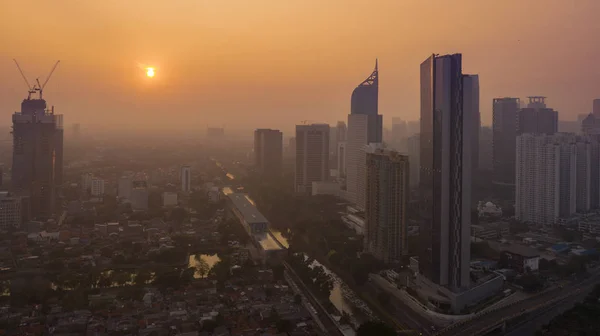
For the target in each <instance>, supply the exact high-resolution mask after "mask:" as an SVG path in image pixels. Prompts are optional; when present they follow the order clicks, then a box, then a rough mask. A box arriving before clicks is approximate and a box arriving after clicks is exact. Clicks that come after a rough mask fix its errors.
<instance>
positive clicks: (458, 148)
mask: <svg viewBox="0 0 600 336" xmlns="http://www.w3.org/2000/svg"><path fill="white" fill-rule="evenodd" d="M472 120H473V118H472V116H470V115H465V109H464V108H463V75H462V56H461V55H460V54H453V55H444V56H437V55H432V56H430V57H428V58H427V59H426V60H425V61H424V62H423V63H421V146H420V150H421V155H420V160H421V162H420V174H421V178H420V188H419V189H420V191H421V192H422V197H421V201H422V204H423V207H422V215H423V216H424V220H423V223H422V225H421V228H420V231H419V235H420V244H419V248H420V251H419V272H420V274H422V275H423V276H425V277H426V278H427V279H429V280H430V281H431V282H433V283H435V284H437V285H440V286H444V287H446V288H448V289H450V290H452V291H460V290H461V289H465V288H469V285H470V261H471V258H470V248H471V239H470V238H471V168H472V163H471V148H472V146H471V143H470V139H471V138H472V135H471V133H472V130H473V126H472V125H471V123H470V121H472Z"/></svg>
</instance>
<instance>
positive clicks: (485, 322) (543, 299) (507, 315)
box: [436, 273, 600, 336]
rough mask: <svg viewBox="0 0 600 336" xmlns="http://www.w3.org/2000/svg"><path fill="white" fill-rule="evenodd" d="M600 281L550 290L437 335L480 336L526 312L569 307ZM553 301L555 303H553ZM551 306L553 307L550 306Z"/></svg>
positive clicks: (597, 277)
mask: <svg viewBox="0 0 600 336" xmlns="http://www.w3.org/2000/svg"><path fill="white" fill-rule="evenodd" d="M599 280H600V274H598V273H595V274H594V275H592V276H591V277H590V278H588V279H585V280H583V281H580V282H577V283H574V284H572V285H571V286H568V287H565V288H563V289H559V288H557V289H554V290H550V291H548V292H544V293H542V294H540V295H538V296H535V297H533V298H530V299H528V300H524V301H521V302H517V303H515V304H513V305H510V306H506V307H502V308H498V310H495V311H493V312H489V313H487V314H484V315H482V316H480V317H477V318H475V319H472V320H469V321H465V322H463V323H457V324H454V325H451V326H450V327H448V328H446V329H444V330H443V331H442V332H440V333H438V334H436V335H439V336H442V335H443V336H451V335H480V334H482V333H483V332H485V331H487V330H488V329H489V328H490V327H491V326H494V325H497V324H498V323H499V322H500V321H502V320H503V319H511V318H514V317H516V316H519V315H522V314H523V313H524V312H526V311H528V312H532V313H535V312H538V311H545V310H548V308H550V307H557V306H568V304H569V302H570V301H572V300H576V299H577V298H583V297H585V295H586V293H587V292H589V291H590V290H591V289H592V288H593V287H594V286H595V285H596V283H597V282H598V281H599ZM552 301H555V302H554V303H551V302H552ZM549 304H551V306H548V305H549ZM536 316H537V314H536ZM523 327H525V325H523Z"/></svg>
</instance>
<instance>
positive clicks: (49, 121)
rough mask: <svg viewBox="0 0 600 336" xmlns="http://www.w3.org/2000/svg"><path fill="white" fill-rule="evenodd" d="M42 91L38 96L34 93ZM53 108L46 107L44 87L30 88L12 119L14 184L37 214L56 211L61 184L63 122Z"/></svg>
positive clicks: (32, 211) (39, 215)
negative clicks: (42, 89)
mask: <svg viewBox="0 0 600 336" xmlns="http://www.w3.org/2000/svg"><path fill="white" fill-rule="evenodd" d="M35 92H39V99H36V98H34V99H32V98H31V94H32V93H35ZM62 120H63V119H62V115H59V114H55V113H54V107H52V108H51V109H47V108H46V101H45V100H44V99H42V93H41V90H37V91H35V90H32V91H30V94H29V96H28V97H27V99H25V100H23V102H22V103H21V112H15V113H14V114H13V116H12V121H13V130H12V134H13V163H12V186H13V189H14V190H15V191H16V192H19V193H25V194H28V195H29V201H30V204H31V213H32V215H33V216H34V217H49V216H50V215H52V213H53V212H54V210H55V199H56V193H57V186H59V185H60V184H62V169H63V167H62V164H63V148H62V146H63V130H62V127H63V124H62Z"/></svg>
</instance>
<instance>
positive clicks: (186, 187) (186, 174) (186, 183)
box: [181, 166, 192, 193]
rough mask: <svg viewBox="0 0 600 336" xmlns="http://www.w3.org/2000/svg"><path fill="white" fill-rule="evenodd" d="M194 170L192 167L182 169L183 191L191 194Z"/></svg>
mask: <svg viewBox="0 0 600 336" xmlns="http://www.w3.org/2000/svg"><path fill="white" fill-rule="evenodd" d="M191 170H192V168H191V167H190V166H182V167H181V191H183V192H184V193H189V192H190V191H192V175H191Z"/></svg>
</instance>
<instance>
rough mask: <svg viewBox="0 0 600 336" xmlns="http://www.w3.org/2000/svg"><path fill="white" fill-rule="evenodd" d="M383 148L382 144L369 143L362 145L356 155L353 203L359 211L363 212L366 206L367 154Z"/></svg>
mask: <svg viewBox="0 0 600 336" xmlns="http://www.w3.org/2000/svg"><path fill="white" fill-rule="evenodd" d="M383 147H384V146H383V144H382V143H370V144H368V145H364V146H363V148H361V149H360V153H359V154H358V162H357V171H358V175H357V178H356V182H357V183H356V191H357V192H356V202H355V203H356V207H357V208H358V209H359V210H365V209H366V206H367V154H369V153H375V151H376V150H377V149H382V148H383Z"/></svg>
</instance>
